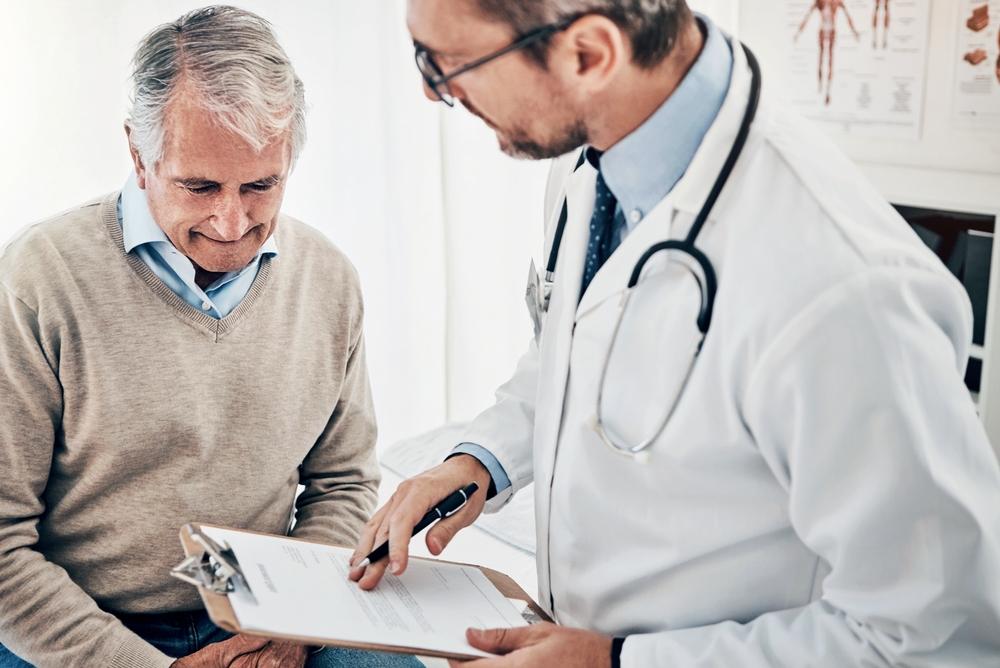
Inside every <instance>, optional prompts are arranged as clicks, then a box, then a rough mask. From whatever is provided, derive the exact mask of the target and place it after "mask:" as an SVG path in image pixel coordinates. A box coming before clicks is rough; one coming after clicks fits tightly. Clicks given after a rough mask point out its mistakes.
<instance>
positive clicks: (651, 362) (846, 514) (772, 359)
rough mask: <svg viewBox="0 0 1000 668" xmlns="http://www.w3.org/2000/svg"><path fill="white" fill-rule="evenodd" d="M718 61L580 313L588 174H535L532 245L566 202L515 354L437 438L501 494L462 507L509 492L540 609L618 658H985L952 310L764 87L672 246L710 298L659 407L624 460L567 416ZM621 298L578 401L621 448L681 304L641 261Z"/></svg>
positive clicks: (692, 662) (689, 195)
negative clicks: (653, 187)
mask: <svg viewBox="0 0 1000 668" xmlns="http://www.w3.org/2000/svg"><path fill="white" fill-rule="evenodd" d="M734 56H735V58H736V62H735V66H734V73H733V80H732V83H731V87H730V91H729V93H728V96H727V98H726V101H725V103H724V106H723V108H722V110H721V112H720V114H719V116H718V118H717V119H716V121H715V123H714V125H713V126H712V128H711V129H710V131H709V133H708V135H707V136H706V137H705V140H704V142H703V143H702V146H701V147H700V149H699V150H698V152H697V155H696V156H695V157H694V159H693V162H692V163H691V165H690V166H689V168H688V170H687V173H686V175H685V176H684V177H683V178H682V180H681V181H680V182H679V183H678V184H677V186H676V187H675V188H674V190H673V191H672V192H671V193H670V194H669V195H668V196H667V197H666V199H665V200H663V201H662V202H661V203H660V204H659V205H658V206H657V207H656V209H655V210H653V211H651V212H650V213H649V214H648V216H647V217H646V219H645V220H643V221H642V222H641V223H640V224H639V225H638V226H637V227H636V228H635V229H634V230H633V231H632V232H631V233H630V234H629V236H628V237H627V238H626V239H625V240H624V242H623V243H622V244H621V246H620V247H619V248H618V249H617V250H616V251H615V252H614V254H613V255H612V256H611V257H610V259H609V260H608V261H607V263H606V264H605V265H604V266H603V267H602V268H601V269H600V271H599V272H598V274H597V276H596V277H595V278H594V280H593V282H592V284H591V285H590V287H589V289H588V290H587V292H586V294H585V295H584V296H583V299H582V301H581V302H580V303H579V304H578V303H577V300H578V295H579V289H580V276H581V273H582V265H583V260H584V256H585V250H586V246H587V234H588V222H589V219H590V216H591V209H592V205H593V198H594V183H595V178H596V172H595V171H594V170H593V168H591V167H590V165H589V164H586V163H585V164H584V165H582V166H581V167H580V168H579V169H577V170H576V171H575V172H574V171H573V166H574V164H575V159H576V156H575V155H571V156H567V157H565V158H563V159H560V160H559V161H557V162H556V164H555V165H554V167H553V171H552V174H551V175H550V180H549V195H548V198H547V199H548V201H547V230H548V239H549V241H548V244H551V236H552V232H553V229H554V227H555V221H556V219H557V217H558V214H559V210H560V206H561V203H562V199H563V195H564V194H565V195H566V196H567V197H568V211H569V217H568V223H567V225H566V231H565V235H564V239H563V244H562V250H561V253H560V257H559V263H558V266H557V271H556V280H555V287H554V292H553V296H552V302H551V307H550V310H549V313H548V316H547V319H546V321H545V323H544V329H543V333H542V337H541V341H540V344H539V345H538V346H537V347H536V346H535V345H534V344H532V346H531V349H530V350H529V352H528V353H527V354H526V355H525V356H524V358H523V359H522V361H521V362H520V364H519V367H518V369H517V371H516V372H515V374H514V376H513V378H512V379H511V380H510V381H509V382H508V383H507V384H505V385H504V386H503V387H501V388H500V390H499V391H498V394H497V403H496V404H495V405H494V406H492V407H491V408H489V409H487V410H486V411H484V412H483V413H482V414H480V415H479V416H478V417H477V418H476V420H475V421H474V422H473V423H472V424H471V425H470V428H469V430H468V432H467V433H466V434H465V435H464V440H466V441H471V442H475V443H479V444H482V445H483V446H484V447H486V448H488V449H489V450H490V451H491V452H492V453H493V454H494V455H495V456H496V457H497V458H498V460H499V461H500V463H501V464H502V465H503V467H504V468H505V470H506V472H507V473H508V475H509V476H510V479H511V481H512V488H511V489H510V490H508V491H507V492H505V493H503V494H501V495H499V496H498V497H497V498H495V499H493V500H492V501H491V502H490V503H489V505H488V511H494V510H497V509H498V508H499V507H500V506H502V505H503V504H504V503H505V501H506V500H507V499H508V498H509V496H510V494H511V493H512V492H516V491H517V490H518V489H521V488H523V487H524V486H525V485H527V484H528V483H529V482H531V481H534V482H535V495H536V515H537V531H538V579H539V601H540V602H541V603H542V604H543V605H544V606H547V607H549V608H550V612H551V613H553V614H554V616H555V618H556V619H557V620H558V621H559V622H560V623H562V624H566V625H571V626H578V627H585V628H589V629H594V630H597V631H600V632H603V633H607V634H614V635H624V634H628V635H629V638H628V640H627V641H626V643H625V646H624V651H623V654H622V665H623V666H630V667H643V668H646V667H650V666H670V667H671V668H674V667H678V666H681V667H683V666H741V667H756V666H760V667H762V668H763V667H771V666H795V667H800V666H836V667H838V668H839V667H842V666H883V665H898V664H904V665H913V666H917V665H919V666H944V665H949V666H953V665H962V666H973V665H974V666H986V665H1000V467H998V464H997V461H996V459H995V458H994V456H993V453H992V452H991V449H990V446H989V443H988V441H987V438H986V436H985V433H984V431H983V429H982V427H981V425H980V423H979V421H978V419H977V416H976V412H975V409H974V406H973V404H972V402H971V400H970V398H969V395H968V393H967V391H966V389H965V387H964V385H963V382H962V373H961V371H962V369H964V367H965V364H966V360H967V355H968V352H969V342H970V339H971V310H970V308H969V305H968V300H967V298H966V296H965V293H964V291H963V289H962V287H961V285H960V284H959V283H958V282H957V281H956V280H955V279H954V278H953V277H952V276H951V275H950V274H949V273H948V272H947V270H946V269H945V268H944V267H943V266H942V264H941V263H940V262H939V261H938V260H937V259H936V258H935V257H934V256H933V254H932V253H931V252H930V251H929V250H928V249H927V248H925V247H924V246H923V244H921V243H920V241H919V240H918V239H917V237H916V236H915V235H914V234H913V233H912V232H911V231H910V230H909V228H908V227H907V226H906V224H905V223H904V221H903V220H902V219H901V218H899V217H898V216H897V215H896V214H895V212H894V211H893V210H892V208H891V207H890V206H889V205H888V204H887V203H886V202H885V201H884V200H883V198H882V197H880V196H879V194H878V193H877V192H875V191H874V189H873V188H872V187H871V186H870V185H869V184H868V183H867V182H866V181H865V180H864V179H863V178H861V177H860V175H859V174H858V172H857V170H856V168H855V167H854V166H853V165H852V164H851V163H850V162H849V161H848V160H846V159H845V158H844V157H843V156H842V155H841V154H840V153H839V152H838V151H837V150H836V149H835V148H833V147H832V146H831V145H830V144H828V143H827V141H825V140H824V139H823V138H821V137H820V136H819V135H818V134H817V132H816V131H815V130H813V129H812V128H810V127H808V126H807V125H806V124H805V123H804V122H801V121H799V120H797V119H796V118H794V117H792V116H791V115H789V114H786V113H785V112H784V111H783V110H782V109H779V108H776V107H771V106H769V104H768V96H767V94H766V91H767V88H766V85H765V95H764V99H763V100H762V103H761V106H760V110H759V113H758V116H757V120H756V122H755V123H754V125H753V129H752V132H751V135H750V139H749V142H748V145H747V146H746V149H745V151H744V154H743V157H742V159H741V160H740V162H739V164H738V166H737V168H736V170H735V172H734V173H733V175H732V178H731V181H730V184H729V186H728V187H727V188H726V190H725V191H724V194H723V196H722V198H721V199H720V200H719V202H718V204H717V205H716V207H715V210H714V212H713V215H712V216H711V218H710V219H709V222H708V224H707V225H706V226H705V228H704V229H703V231H702V233H701V235H700V237H699V240H698V245H699V246H700V248H702V249H703V250H704V251H705V252H706V253H707V254H708V256H709V257H710V259H711V260H712V262H713V263H714V265H715V269H716V271H717V272H718V276H719V291H718V297H717V300H716V303H715V316H714V320H713V322H712V327H711V330H710V331H709V334H708V337H707V339H706V341H705V345H704V349H703V351H702V353H701V355H700V357H699V358H698V360H697V364H696V366H695V368H694V371H693V374H692V376H691V379H690V383H689V385H688V387H687V390H686V391H685V393H684V395H683V397H682V399H681V401H680V403H679V405H678V407H677V410H676V412H675V414H674V416H673V418H672V419H671V421H670V423H669V424H668V426H667V428H666V429H665V430H664V432H663V434H662V435H661V436H660V438H659V439H658V440H657V441H656V442H655V443H654V445H653V446H652V448H651V449H650V450H649V451H648V456H647V457H646V458H645V460H644V461H634V460H631V459H628V458H625V457H622V456H620V455H618V454H615V453H613V452H611V451H610V450H609V449H608V448H607V447H606V446H605V445H604V444H603V443H602V442H601V441H600V440H599V439H598V437H597V436H596V434H595V433H594V431H593V430H592V428H591V424H592V419H593V415H594V409H595V402H596V396H597V381H598V378H599V374H600V370H601V363H602V362H603V360H604V356H605V354H606V347H607V343H608V340H609V336H610V330H611V327H612V324H613V321H614V317H613V315H614V311H615V309H616V308H617V304H618V297H619V295H620V293H621V291H622V290H623V289H624V287H625V285H626V282H627V280H628V276H629V274H630V272H631V270H632V268H633V266H634V264H635V262H636V260H637V258H638V257H639V256H640V255H641V254H642V252H643V251H644V250H645V249H646V248H647V247H648V246H649V245H651V244H652V243H655V242H656V241H659V240H662V239H665V238H680V237H683V235H684V234H685V233H686V231H687V229H688V228H689V226H690V224H691V222H692V220H693V218H694V215H695V214H696V212H697V211H698V209H699V208H700V206H701V204H702V202H703V200H704V198H705V196H706V195H707V192H708V189H709V187H710V185H711V183H712V182H713V181H714V179H715V177H716V175H717V173H718V171H719V169H720V167H721V164H722V161H723V160H724V158H725V155H726V154H727V153H728V151H729V148H730V146H731V145H732V142H733V139H734V137H735V134H736V131H737V128H738V126H739V123H740V120H741V117H742V114H743V112H744V108H745V105H746V101H747V97H748V91H749V81H750V74H749V69H748V67H747V65H746V61H745V58H744V56H743V54H742V52H741V50H740V49H734ZM765 77H766V73H765ZM545 252H546V254H547V248H546V250H545ZM546 256H547V255H543V257H546ZM641 286H642V287H640V288H639V290H638V291H637V292H636V293H635V296H634V297H633V300H632V302H633V303H632V305H631V306H630V310H629V312H628V315H627V316H626V319H625V322H624V324H623V326H622V330H621V333H620V335H619V339H618V347H617V350H616V353H615V357H614V358H613V365H612V370H611V371H610V372H609V376H608V383H607V389H606V391H605V404H604V406H605V409H604V417H605V421H606V422H608V423H609V424H610V426H611V428H612V429H615V430H616V431H618V432H619V433H620V434H621V435H623V436H626V437H628V438H630V439H631V440H632V441H636V440H639V439H640V438H641V437H643V436H645V435H648V434H650V433H651V432H652V430H653V429H654V428H655V426H656V424H657V422H658V420H659V419H660V418H661V417H662V415H663V411H665V410H667V407H668V405H669V400H670V397H671V396H672V391H673V389H674V387H675V385H676V383H677V378H678V376H679V373H680V371H682V370H683V369H684V368H685V365H686V364H687V362H688V357H687V352H688V346H689V345H690V343H691V341H692V340H693V337H694V331H695V316H696V313H697V300H698V292H697V288H696V287H695V284H694V283H693V282H692V281H691V279H690V278H686V277H685V275H684V272H683V271H677V268H676V266H671V265H667V264H665V261H664V257H663V255H662V254H661V255H659V256H657V258H656V259H654V260H652V261H651V262H650V264H649V265H648V266H647V269H646V272H645V278H644V279H643V282H642V284H641Z"/></svg>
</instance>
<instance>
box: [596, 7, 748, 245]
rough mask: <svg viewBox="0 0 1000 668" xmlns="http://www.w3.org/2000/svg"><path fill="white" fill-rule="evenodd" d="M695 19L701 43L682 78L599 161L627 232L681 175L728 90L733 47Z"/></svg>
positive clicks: (706, 21) (701, 18)
mask: <svg viewBox="0 0 1000 668" xmlns="http://www.w3.org/2000/svg"><path fill="white" fill-rule="evenodd" d="M696 18H697V20H698V23H699V25H700V27H701V28H702V33H703V34H704V36H705V43H704V46H703V47H702V50H701V53H700V54H698V58H697V59H696V60H695V62H694V64H693V65H692V66H691V68H690V69H689V70H688V73H687V74H686V75H685V77H684V79H682V80H681V83H680V84H679V85H678V86H677V89H676V90H674V92H673V93H672V94H671V95H670V97H668V98H667V100H666V101H665V102H664V103H663V104H662V105H660V107H659V108H658V109H657V110H656V111H655V112H653V115H652V116H650V117H649V118H648V119H646V121H645V122H643V124H642V125H640V126H639V127H638V128H636V129H635V130H633V131H632V132H631V133H630V134H628V135H627V136H625V137H624V138H623V139H621V140H620V141H619V142H618V143H617V144H615V145H614V146H612V147H611V148H609V149H608V150H607V151H605V152H604V154H603V155H601V157H600V168H601V173H602V174H603V176H604V181H605V183H607V184H608V187H609V188H610V189H611V192H612V193H613V194H614V196H615V198H616V199H617V200H618V205H619V206H620V207H621V210H622V212H623V213H624V214H625V221H626V225H627V226H628V229H629V230H631V229H632V227H633V226H634V225H635V224H636V223H638V222H639V221H640V220H642V218H644V217H645V216H646V214H647V213H649V212H650V211H651V210H652V209H653V208H654V207H655V206H656V205H657V204H658V203H659V202H660V200H662V199H663V198H664V197H666V196H667V194H668V193H669V192H670V191H671V190H673V188H674V186H675V185H676V184H677V182H678V181H680V179H681V177H682V176H684V172H685V171H686V170H687V167H688V165H689V164H690V163H691V160H692V159H693V158H694V155H695V153H696V152H697V150H698V147H699V146H700V145H701V142H702V139H704V137H705V134H706V133H708V130H709V128H710V127H711V126H712V123H713V122H714V121H715V117H716V116H717V115H718V113H719V110H720V109H721V108H722V103H723V102H724V101H725V98H726V93H727V92H728V90H729V82H730V77H731V76H732V70H733V52H732V46H731V45H730V43H729V40H728V39H726V37H725V36H724V35H723V34H722V32H721V31H720V30H719V29H718V28H717V27H716V26H715V24H714V23H712V22H711V21H710V20H709V19H708V18H707V17H705V16H702V15H701V14H696Z"/></svg>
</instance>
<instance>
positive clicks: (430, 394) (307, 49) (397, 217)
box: [0, 0, 735, 445]
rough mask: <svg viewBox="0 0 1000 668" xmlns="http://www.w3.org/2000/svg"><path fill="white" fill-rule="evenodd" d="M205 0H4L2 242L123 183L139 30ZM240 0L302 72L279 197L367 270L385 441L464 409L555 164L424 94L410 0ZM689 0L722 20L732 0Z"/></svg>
mask: <svg viewBox="0 0 1000 668" xmlns="http://www.w3.org/2000/svg"><path fill="white" fill-rule="evenodd" d="M202 4H207V3H206V2H197V1H192V0H156V1H155V2H154V1H153V0H146V1H143V2H137V1H135V0H46V1H45V2H34V1H33V0H2V2H0V6H2V8H3V14H4V20H3V21H2V22H0V62H3V63H5V64H6V66H5V67H4V68H0V90H2V91H3V100H4V104H3V105H0V154H2V155H3V159H2V160H0V193H2V194H3V201H4V203H5V205H6V207H5V213H4V215H3V216H0V244H2V243H3V241H5V240H6V239H8V238H9V237H10V236H11V235H13V234H14V232H15V231H16V230H18V229H20V228H21V227H23V226H25V225H26V224H28V223H30V222H32V221H35V220H39V219H42V218H44V217H47V216H50V215H52V214H53V213H56V212H58V211H61V210H64V209H67V208H69V207H72V206H74V205H76V204H78V203H81V202H83V201H85V200H86V199H89V198H91V197H94V196H96V195H99V194H102V193H105V192H109V191H111V190H115V189H117V188H119V187H120V186H121V184H122V183H123V182H124V179H125V177H126V175H127V173H128V170H129V169H130V165H129V160H128V151H127V146H126V142H125V137H124V133H123V131H122V121H123V119H124V117H125V112H126V101H127V91H128V73H129V60H130V58H131V56H132V53H133V51H134V48H135V45H136V43H137V42H138V40H139V39H140V38H141V37H142V36H143V35H144V34H145V33H146V32H147V31H149V30H150V29H152V28H153V27H154V26H156V25H158V24H160V23H163V22H166V21H170V20H173V19H175V18H176V17H178V16H179V15H180V14H182V13H183V12H185V11H187V10H190V9H192V8H195V7H198V6H201V5H202ZM238 4H239V5H240V6H242V7H244V8H246V9H249V10H251V11H255V12H257V13H259V14H261V15H262V16H264V17H266V18H267V19H269V20H270V21H271V22H272V23H273V24H274V26H275V30H276V32H277V34H278V38H279V40H280V41H281V43H282V44H283V45H284V46H285V48H286V50H287V51H288V53H289V55H290V57H291V59H292V61H293V62H294V64H295V66H296V69H297V70H298V72H299V75H300V76H301V77H302V79H303V81H304V82H305V84H306V92H307V99H308V101H309V105H310V113H309V135H310V137H309V142H308V144H307V146H306V149H305V152H304V153H303V155H302V157H301V159H300V161H299V164H298V165H297V167H296V169H295V172H294V174H293V176H292V178H291V180H290V182H289V188H288V193H287V196H286V201H285V207H284V208H285V211H286V212H287V213H289V214H291V215H293V216H296V217H298V218H301V219H302V220H304V221H306V222H307V223H309V224H311V225H313V226H314V227H317V228H319V229H320V230H322V231H323V232H324V233H326V234H327V235H328V236H329V237H330V238H331V239H332V240H333V241H334V242H335V243H337V244H338V245H339V246H340V247H341V248H342V249H343V250H344V251H345V252H346V253H347V254H348V256H349V257H350V258H351V259H352V260H353V261H354V263H355V264H356V265H357V267H358V270H359V272H360V274H361V279H362V282H363V286H364V290H365V297H366V302H367V340H368V363H369V368H370V370H371V376H372V385H373V388H374V392H375V399H376V408H377V410H378V413H379V423H380V426H381V438H380V443H381V444H383V445H384V444H387V443H389V442H392V441H394V440H396V439H398V438H401V437H404V436H407V435H410V434H413V433H416V432H419V431H422V430H425V429H428V428H431V427H433V426H436V425H438V424H441V423H443V422H445V421H448V420H464V419H469V418H470V417H472V416H473V415H475V414H476V412H478V411H479V410H481V409H482V408H483V407H485V406H486V405H488V404H489V402H490V401H491V397H492V393H493V390H494V388H495V387H496V386H497V385H498V384H499V383H500V382H502V381H503V380H504V379H505V378H506V376H507V375H508V374H509V373H510V372H511V370H512V369H513V368H514V364H515V362H516V360H517V358H518V356H519V355H520V354H521V353H522V352H523V351H524V349H525V346H526V345H527V342H528V340H529V339H530V336H531V328H530V323H529V320H528V318H527V315H526V311H525V309H524V302H523V294H524V291H523V288H524V281H525V278H526V275H527V268H528V262H529V259H530V257H531V256H532V255H534V256H535V257H536V260H539V259H540V257H539V256H540V249H541V243H542V240H541V232H542V196H543V193H542V190H543V187H544V183H545V172H546V168H547V164H546V163H537V162H535V163H532V162H522V161H515V160H512V159H510V158H507V157H506V156H503V155H502V154H501V153H500V152H499V151H498V150H497V148H496V141H495V138H494V137H493V133H492V132H491V131H490V130H488V129H487V128H485V127H484V126H483V124H482V123H481V122H480V121H479V120H478V119H476V118H473V117H471V116H470V115H469V114H467V113H465V112H464V110H462V109H460V108H458V109H450V110H449V109H447V108H446V107H445V106H444V105H442V104H436V105H435V104H432V103H431V102H429V101H428V100H426V99H424V97H423V95H422V91H421V87H420V81H419V77H418V75H417V72H416V69H415V67H414V65H413V55H412V46H411V43H410V40H409V37H408V35H407V33H406V27H405V2H404V1H403V0H384V1H383V0H379V1H378V2H356V1H354V0H297V1H296V2H279V1H278V0H246V1H241V2H238ZM692 4H693V6H695V7H696V8H698V9H702V10H704V11H707V12H708V13H709V14H710V15H712V16H713V17H715V18H716V19H717V20H718V21H719V22H720V23H722V25H724V26H728V27H732V25H733V23H734V21H732V18H731V17H734V16H735V0H700V1H697V2H694V3H692ZM283 259H285V260H286V262H287V266H293V265H294V259H293V258H283Z"/></svg>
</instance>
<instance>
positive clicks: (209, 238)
mask: <svg viewBox="0 0 1000 668" xmlns="http://www.w3.org/2000/svg"><path fill="white" fill-rule="evenodd" d="M255 229H257V228H255V227H251V228H250V229H249V230H247V231H246V232H245V233H244V234H243V236H242V237H240V238H239V239H233V240H232V241H224V240H222V239H216V238H215V237H211V236H209V235H207V234H205V233H204V232H198V231H195V234H197V235H199V236H201V237H204V238H205V239H208V240H209V241H211V242H212V243H215V244H221V245H223V246H232V245H233V244H238V243H240V242H241V241H243V240H245V239H247V238H248V237H249V236H250V235H251V234H252V233H253V231H254V230H255Z"/></svg>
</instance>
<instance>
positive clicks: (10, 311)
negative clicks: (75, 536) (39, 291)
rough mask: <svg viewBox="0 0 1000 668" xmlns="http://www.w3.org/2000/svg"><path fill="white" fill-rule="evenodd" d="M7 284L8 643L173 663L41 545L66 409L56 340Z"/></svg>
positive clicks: (0, 321)
mask: <svg viewBox="0 0 1000 668" xmlns="http://www.w3.org/2000/svg"><path fill="white" fill-rule="evenodd" d="M42 330H43V328H42V327H41V326H40V324H39V320H38V316H37V313H36V312H35V311H34V310H33V309H32V308H31V307H29V306H28V305H27V304H25V303H24V302H23V301H21V300H19V299H18V298H17V297H16V296H15V295H13V294H12V293H11V292H10V291H8V290H7V288H6V287H5V286H4V285H3V284H2V283H0V397H2V403H0V644H3V645H4V646H5V647H7V648H8V649H10V650H11V651H12V652H14V653H15V654H16V655H18V656H19V657H21V658H23V659H24V660H26V661H28V662H30V663H32V664H35V665H38V666H43V667H44V666H60V667H72V666H92V665H105V666H112V667H115V668H117V667H121V668H125V667H127V666H140V667H146V666H149V667H156V666H169V665H170V663H171V661H172V659H170V658H169V657H167V656H166V655H164V654H162V653H161V652H159V651H158V650H156V649H155V648H154V647H153V646H152V645H149V644H147V643H146V642H145V641H143V640H142V639H141V638H139V636H137V635H135V634H134V633H132V632H131V631H129V630H128V629H127V628H125V626H124V625H123V624H122V623H121V622H119V621H118V619H116V618H115V617H114V616H113V615H110V614H108V613H106V612H103V611H101V610H100V609H99V608H98V607H97V604H96V603H95V602H94V600H93V599H92V598H91V597H90V596H89V595H88V594H87V593H86V592H85V591H83V590H82V589H80V587H78V586H77V585H76V584H75V583H74V582H73V581H72V580H71V579H70V577H69V575H68V574H67V573H66V571H65V570H63V569H62V568H60V567H59V566H57V565H55V564H53V563H51V562H49V561H47V560H46V558H45V555H44V554H42V553H41V552H39V551H38V550H37V549H36V548H37V544H38V523H39V521H40V520H41V518H42V516H43V514H44V512H45V504H44V501H43V499H42V494H43V492H44V490H45V485H46V482H47V480H48V476H49V468H50V466H51V462H52V457H53V451H54V447H55V442H56V439H57V434H58V433H59V430H60V422H61V417H62V410H63V406H62V388H61V386H60V384H59V379H58V377H57V374H56V371H55V369H56V368H58V365H57V361H56V357H55V355H54V353H53V352H52V350H53V346H52V345H51V344H52V341H51V340H47V334H46V333H45V332H44V331H42Z"/></svg>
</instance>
